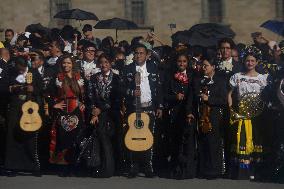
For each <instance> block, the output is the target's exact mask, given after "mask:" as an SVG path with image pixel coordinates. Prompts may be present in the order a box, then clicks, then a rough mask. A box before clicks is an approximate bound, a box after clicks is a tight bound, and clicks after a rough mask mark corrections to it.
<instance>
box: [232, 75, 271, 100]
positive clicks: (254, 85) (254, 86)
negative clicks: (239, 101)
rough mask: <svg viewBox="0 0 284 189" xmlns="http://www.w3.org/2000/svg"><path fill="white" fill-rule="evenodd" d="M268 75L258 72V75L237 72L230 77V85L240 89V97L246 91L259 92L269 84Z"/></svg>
mask: <svg viewBox="0 0 284 189" xmlns="http://www.w3.org/2000/svg"><path fill="white" fill-rule="evenodd" d="M267 77H268V74H258V75H257V76H256V77H251V76H247V75H244V74H243V73H236V74H234V75H233V76H232V77H231V78H230V85H231V87H232V88H233V89H236V90H237V91H238V97H239V98H240V97H241V96H243V95H244V94H246V93H251V92H254V93H258V94H259V93H261V91H262V90H263V89H264V87H265V86H266V85H267Z"/></svg>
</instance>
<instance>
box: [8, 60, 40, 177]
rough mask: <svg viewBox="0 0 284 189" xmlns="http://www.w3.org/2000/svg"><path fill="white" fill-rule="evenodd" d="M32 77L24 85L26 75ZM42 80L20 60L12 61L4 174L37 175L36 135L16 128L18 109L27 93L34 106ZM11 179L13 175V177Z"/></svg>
mask: <svg viewBox="0 0 284 189" xmlns="http://www.w3.org/2000/svg"><path fill="white" fill-rule="evenodd" d="M28 73H32V84H31V85H27V78H26V77H27V74H28ZM41 89H42V80H41V78H40V75H39V74H38V72H36V70H33V69H30V68H28V64H27V60H26V58H25V57H23V56H18V57H17V58H16V59H15V70H14V71H12V72H11V75H10V85H9V91H10V93H11V102H10V109H9V113H8V133H7V147H6V149H7V151H6V161H5V168H6V169H7V174H13V173H16V172H15V171H18V170H22V171H27V172H32V173H34V174H36V175H39V171H40V162H39V155H38V131H36V132H26V131H23V130H22V129H21V128H20V120H21V117H22V115H23V113H22V105H23V104H24V103H25V102H26V101H27V96H29V95H28V93H29V94H31V100H32V101H34V102H38V101H39V100H38V99H40V96H41V93H42V91H41ZM13 175H14V174H13Z"/></svg>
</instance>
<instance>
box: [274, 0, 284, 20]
mask: <svg viewBox="0 0 284 189" xmlns="http://www.w3.org/2000/svg"><path fill="white" fill-rule="evenodd" d="M275 6H276V19H277V20H280V21H282V20H283V19H284V13H283V10H284V3H283V0H276V1H275Z"/></svg>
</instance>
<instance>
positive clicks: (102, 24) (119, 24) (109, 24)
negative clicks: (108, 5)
mask: <svg viewBox="0 0 284 189" xmlns="http://www.w3.org/2000/svg"><path fill="white" fill-rule="evenodd" d="M94 28H96V29H115V37H116V40H117V30H126V29H137V28H138V26H137V24H135V23H134V22H132V21H129V20H125V19H121V18H112V19H107V20H101V21H99V22H98V23H97V24H96V25H95V26H94Z"/></svg>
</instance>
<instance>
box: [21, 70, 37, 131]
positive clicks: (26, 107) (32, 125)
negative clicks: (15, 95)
mask: <svg viewBox="0 0 284 189" xmlns="http://www.w3.org/2000/svg"><path fill="white" fill-rule="evenodd" d="M26 80H27V84H28V85H31V84H32V80H33V75H32V73H31V72H28V73H27V76H26ZM27 99H28V101H27V102H25V103H24V104H23V105H22V112H23V115H22V117H21V119H20V127H21V129H22V130H24V131H27V132H33V131H37V130H39V129H40V128H41V125H42V120H41V117H40V115H39V113H38V110H39V105H38V104H37V103H36V102H33V101H31V93H30V92H28V95H27Z"/></svg>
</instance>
